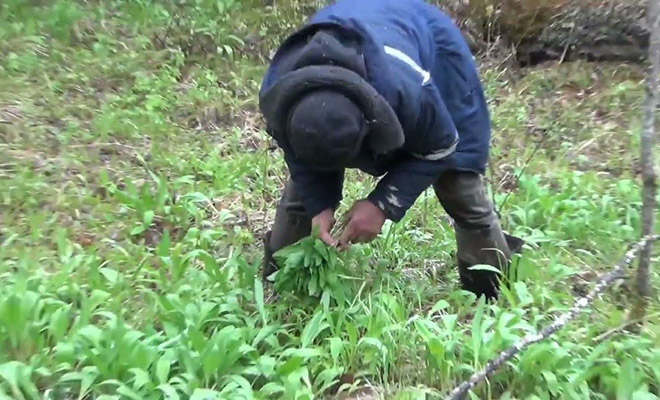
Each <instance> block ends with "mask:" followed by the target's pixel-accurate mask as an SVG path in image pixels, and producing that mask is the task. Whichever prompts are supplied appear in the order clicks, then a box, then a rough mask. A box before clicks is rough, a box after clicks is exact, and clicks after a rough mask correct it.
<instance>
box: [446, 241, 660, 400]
mask: <svg viewBox="0 0 660 400" xmlns="http://www.w3.org/2000/svg"><path fill="white" fill-rule="evenodd" d="M657 240H660V235H649V236H644V237H643V238H642V239H641V240H640V241H639V242H637V243H636V244H635V245H633V246H632V247H631V248H630V249H629V250H628V251H627V252H626V254H625V255H624V257H623V259H622V260H621V261H619V263H618V264H616V265H615V266H614V268H613V269H612V270H611V271H610V272H609V273H607V274H605V275H604V276H602V277H601V278H600V279H599V281H598V283H597V284H596V286H594V288H593V289H592V290H591V291H590V292H589V294H587V295H586V296H584V297H582V298H580V299H578V300H577V301H576V302H575V303H573V307H571V309H570V310H568V311H567V312H565V313H564V314H562V315H560V316H559V318H557V319H556V320H555V321H554V322H553V323H552V324H550V325H548V326H546V327H545V328H544V329H543V330H542V331H541V332H539V333H535V334H530V335H527V336H525V337H524V338H522V339H521V340H520V341H519V342H518V343H516V344H515V345H513V346H512V347H509V348H508V349H506V350H504V351H503V352H501V353H500V355H499V356H497V357H496V358H494V359H492V360H491V361H489V362H488V363H487V364H486V366H485V367H484V368H483V369H482V370H481V371H478V372H475V373H474V374H472V376H471V377H470V378H469V379H468V380H467V381H465V382H463V383H462V384H460V385H459V386H457V387H456V388H455V389H454V390H453V391H452V392H451V394H450V395H449V397H447V398H448V399H451V400H459V399H463V398H465V395H466V394H467V393H468V391H469V390H470V389H472V388H474V387H475V386H477V385H478V384H479V383H480V382H481V381H483V380H484V379H486V378H487V377H488V376H489V375H491V374H492V373H493V372H495V371H496V370H497V369H498V368H499V367H501V366H502V365H504V363H505V362H507V361H508V360H510V359H511V358H513V356H515V355H516V354H518V353H520V352H521V351H522V350H524V349H525V348H527V347H528V346H529V345H531V344H533V343H536V342H540V341H541V340H543V339H547V338H548V337H550V335H552V334H553V333H555V332H556V331H558V330H559V329H561V328H562V327H563V326H564V325H566V323H568V321H570V320H571V319H573V318H575V316H576V315H578V313H580V311H582V310H583V309H584V308H586V307H587V306H588V305H589V304H590V303H591V302H592V301H593V300H594V299H595V298H596V297H597V296H598V295H600V294H601V292H603V290H605V289H606V288H608V287H609V286H610V284H611V283H612V282H613V281H615V280H617V279H621V278H623V276H624V275H625V268H626V267H627V266H629V265H630V264H631V263H632V262H633V260H634V259H635V257H636V256H637V253H638V252H639V251H640V250H641V249H643V248H645V247H646V246H647V245H648V244H649V243H652V242H655V241H657Z"/></svg>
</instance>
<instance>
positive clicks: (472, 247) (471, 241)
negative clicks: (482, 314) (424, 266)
mask: <svg viewBox="0 0 660 400" xmlns="http://www.w3.org/2000/svg"><path fill="white" fill-rule="evenodd" d="M455 232H456V243H457V247H458V250H457V254H456V255H457V259H458V273H459V277H460V281H461V286H462V288H463V289H464V290H467V291H470V292H472V293H474V294H475V295H476V296H477V297H481V296H482V295H483V296H485V297H486V299H488V300H492V299H496V298H497V297H498V292H499V274H497V273H495V272H492V271H485V270H470V269H469V268H470V267H473V266H475V265H483V264H485V265H490V266H493V267H495V268H497V269H499V270H500V271H502V272H504V273H506V269H507V267H508V266H509V263H510V260H511V255H512V254H513V252H514V251H520V249H521V248H522V244H523V242H522V240H521V239H519V238H516V237H514V236H508V235H507V236H508V237H507V236H505V234H504V232H502V228H501V226H500V223H499V221H496V222H495V223H493V224H492V225H491V227H489V228H485V229H470V230H468V229H462V228H460V227H458V226H456V227H455ZM507 239H508V240H507Z"/></svg>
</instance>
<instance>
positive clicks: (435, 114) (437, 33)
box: [262, 0, 490, 221]
mask: <svg viewBox="0 0 660 400" xmlns="http://www.w3.org/2000/svg"><path fill="white" fill-rule="evenodd" d="M327 23H333V24H338V25H341V26H342V27H343V28H346V29H350V30H352V31H355V32H357V33H359V35H360V37H361V38H362V39H363V41H364V43H365V46H364V60H365V64H366V69H367V81H368V82H369V84H370V85H371V86H373V87H374V88H375V89H376V90H377V91H378V93H379V94H380V95H381V96H383V97H384V98H385V99H386V100H387V102H388V103H389V104H390V106H391V107H392V108H393V110H394V111H395V113H396V115H397V117H398V119H399V122H400V123H401V126H402V128H403V131H404V136H405V142H404V145H403V146H402V147H401V148H400V149H398V150H397V151H396V152H394V153H393V154H392V155H391V156H390V157H387V158H386V159H378V160H376V159H373V158H370V157H368V156H365V157H364V158H362V159H361V161H360V163H359V165H356V167H357V168H359V169H360V170H362V171H364V172H366V173H368V174H371V175H373V176H383V175H384V176H383V177H382V178H381V179H380V181H379V183H378V185H377V186H376V188H375V189H374V190H373V192H372V193H371V194H370V195H369V196H368V199H369V200H370V201H372V202H373V203H374V204H376V205H377V206H378V207H379V208H380V209H381V210H383V212H384V213H385V215H386V216H387V217H388V218H389V219H391V220H393V221H399V220H400V219H401V218H402V217H403V216H404V215H405V213H406V211H407V210H408V209H409V208H410V207H411V206H412V205H413V204H414V202H415V201H416V199H417V198H418V197H419V195H420V194H421V193H422V192H424V191H425V190H426V189H427V188H428V187H430V186H431V185H432V184H433V183H434V182H435V181H437V179H438V178H439V176H440V175H441V173H442V172H443V171H446V170H449V169H452V170H462V171H474V172H477V173H483V172H484V171H485V167H486V162H487V158H488V150H489V142H490V119H489V114H488V108H487V105H486V101H485V99H484V93H483V89H482V86H481V83H480V80H479V76H478V73H477V69H476V65H475V62H474V59H473V57H472V54H471V52H470V50H469V48H468V46H467V44H466V43H465V41H464V39H463V37H462V35H461V33H460V31H459V30H458V28H457V27H456V26H455V25H454V23H453V22H452V21H451V19H450V18H449V17H448V16H446V15H445V14H443V13H442V12H441V11H440V10H439V9H437V8H435V7H434V6H431V5H430V4H427V3H424V2H423V1H421V0H359V1H354V0H340V1H338V2H336V3H335V4H333V5H331V6H328V7H326V8H324V9H322V10H320V11H319V12H318V13H316V14H315V15H313V16H312V18H311V19H310V21H309V22H308V24H307V26H310V25H314V24H327ZM282 51H286V49H282V48H281V49H279V50H278V52H282ZM277 67H278V66H277V59H275V60H274V62H273V64H271V66H270V67H269V69H268V71H267V72H266V75H265V77H264V80H263V84H262V92H263V90H265V89H266V88H268V87H269V86H270V85H272V84H273V83H274V82H275V80H277V78H278V76H279V74H278V71H277ZM284 155H285V160H286V162H287V165H288V167H289V171H290V173H291V177H292V179H293V181H294V185H295V188H296V192H297V193H299V195H300V196H301V197H302V200H303V203H304V204H305V208H306V210H307V212H308V214H309V215H310V216H313V215H316V214H317V213H318V212H320V211H322V210H323V209H325V208H334V207H336V206H337V205H338V204H339V202H340V200H341V198H342V188H343V181H344V173H343V171H342V172H334V173H322V172H317V171H312V170H309V169H308V168H305V167H304V166H302V165H299V164H297V163H296V162H295V161H294V160H292V157H291V155H290V153H289V152H288V151H287V149H286V148H284Z"/></svg>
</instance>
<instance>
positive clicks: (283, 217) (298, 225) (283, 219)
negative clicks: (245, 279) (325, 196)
mask: <svg viewBox="0 0 660 400" xmlns="http://www.w3.org/2000/svg"><path fill="white" fill-rule="evenodd" d="M311 231H312V219H311V218H309V217H308V216H306V215H305V207H304V205H303V203H302V200H301V199H300V197H299V196H298V194H297V193H296V190H295V188H294V186H293V183H292V182H291V181H289V182H288V183H287V184H286V186H285V188H284V190H283V192H282V198H281V199H280V203H279V204H278V205H277V210H276V212H275V221H273V227H272V230H271V231H270V232H268V233H266V235H265V237H264V264H263V279H264V280H267V278H268V277H269V276H270V275H272V274H273V273H275V271H277V269H278V266H277V263H276V261H275V257H274V254H275V253H276V252H277V251H279V250H280V249H283V248H284V247H287V246H290V245H292V244H294V243H296V242H297V241H299V240H300V239H302V238H304V237H306V236H309V235H310V233H311Z"/></svg>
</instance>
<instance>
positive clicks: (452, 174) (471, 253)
mask: <svg viewBox="0 0 660 400" xmlns="http://www.w3.org/2000/svg"><path fill="white" fill-rule="evenodd" d="M433 189H434V191H435V194H436V196H437V198H438V200H439V201H440V204H441V205H442V207H443V208H444V210H445V211H446V212H447V214H449V216H450V217H451V218H452V219H453V220H454V230H455V234H456V244H457V252H456V255H457V258H458V267H459V276H460V279H461V283H462V286H463V288H464V289H466V290H469V291H472V292H473V293H475V294H477V295H481V294H485V295H486V296H487V297H495V296H496V291H497V282H496V274H495V273H493V272H488V271H470V270H469V269H468V268H469V267H471V266H474V265H477V264H487V265H491V266H494V267H496V268H500V269H502V268H504V267H506V266H507V265H508V262H509V260H510V257H511V254H512V252H514V251H518V250H519V248H520V247H521V245H522V242H521V241H520V239H517V238H514V237H511V236H508V235H505V234H504V232H503V231H502V228H501V225H500V222H499V219H498V217H497V214H496V213H495V209H494V206H493V204H492V202H491V201H490V199H489V198H488V196H487V194H486V189H485V186H484V183H483V178H482V176H481V175H479V174H476V173H473V172H462V171H448V172H445V173H444V174H442V175H441V176H440V178H439V179H438V181H437V182H436V183H435V184H434V185H433ZM311 225H312V221H311V218H309V217H307V216H306V214H305V206H304V205H303V203H302V201H301V199H300V197H299V196H298V195H297V194H296V189H295V185H294V184H293V182H292V181H289V182H288V183H287V185H286V186H285V188H284V191H283V193H282V198H281V200H280V203H279V205H278V206H277V211H276V213H275V221H274V223H273V227H272V230H271V231H270V232H269V233H268V234H267V235H266V243H265V247H266V259H265V265H264V275H265V276H267V275H270V274H271V273H273V272H274V271H275V270H276V269H277V265H276V264H275V262H274V260H273V258H272V253H274V252H276V251H277V250H279V249H281V248H284V247H286V246H289V245H291V244H293V243H295V242H297V241H298V240H300V239H302V238H304V237H306V236H308V235H309V234H310V233H311Z"/></svg>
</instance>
